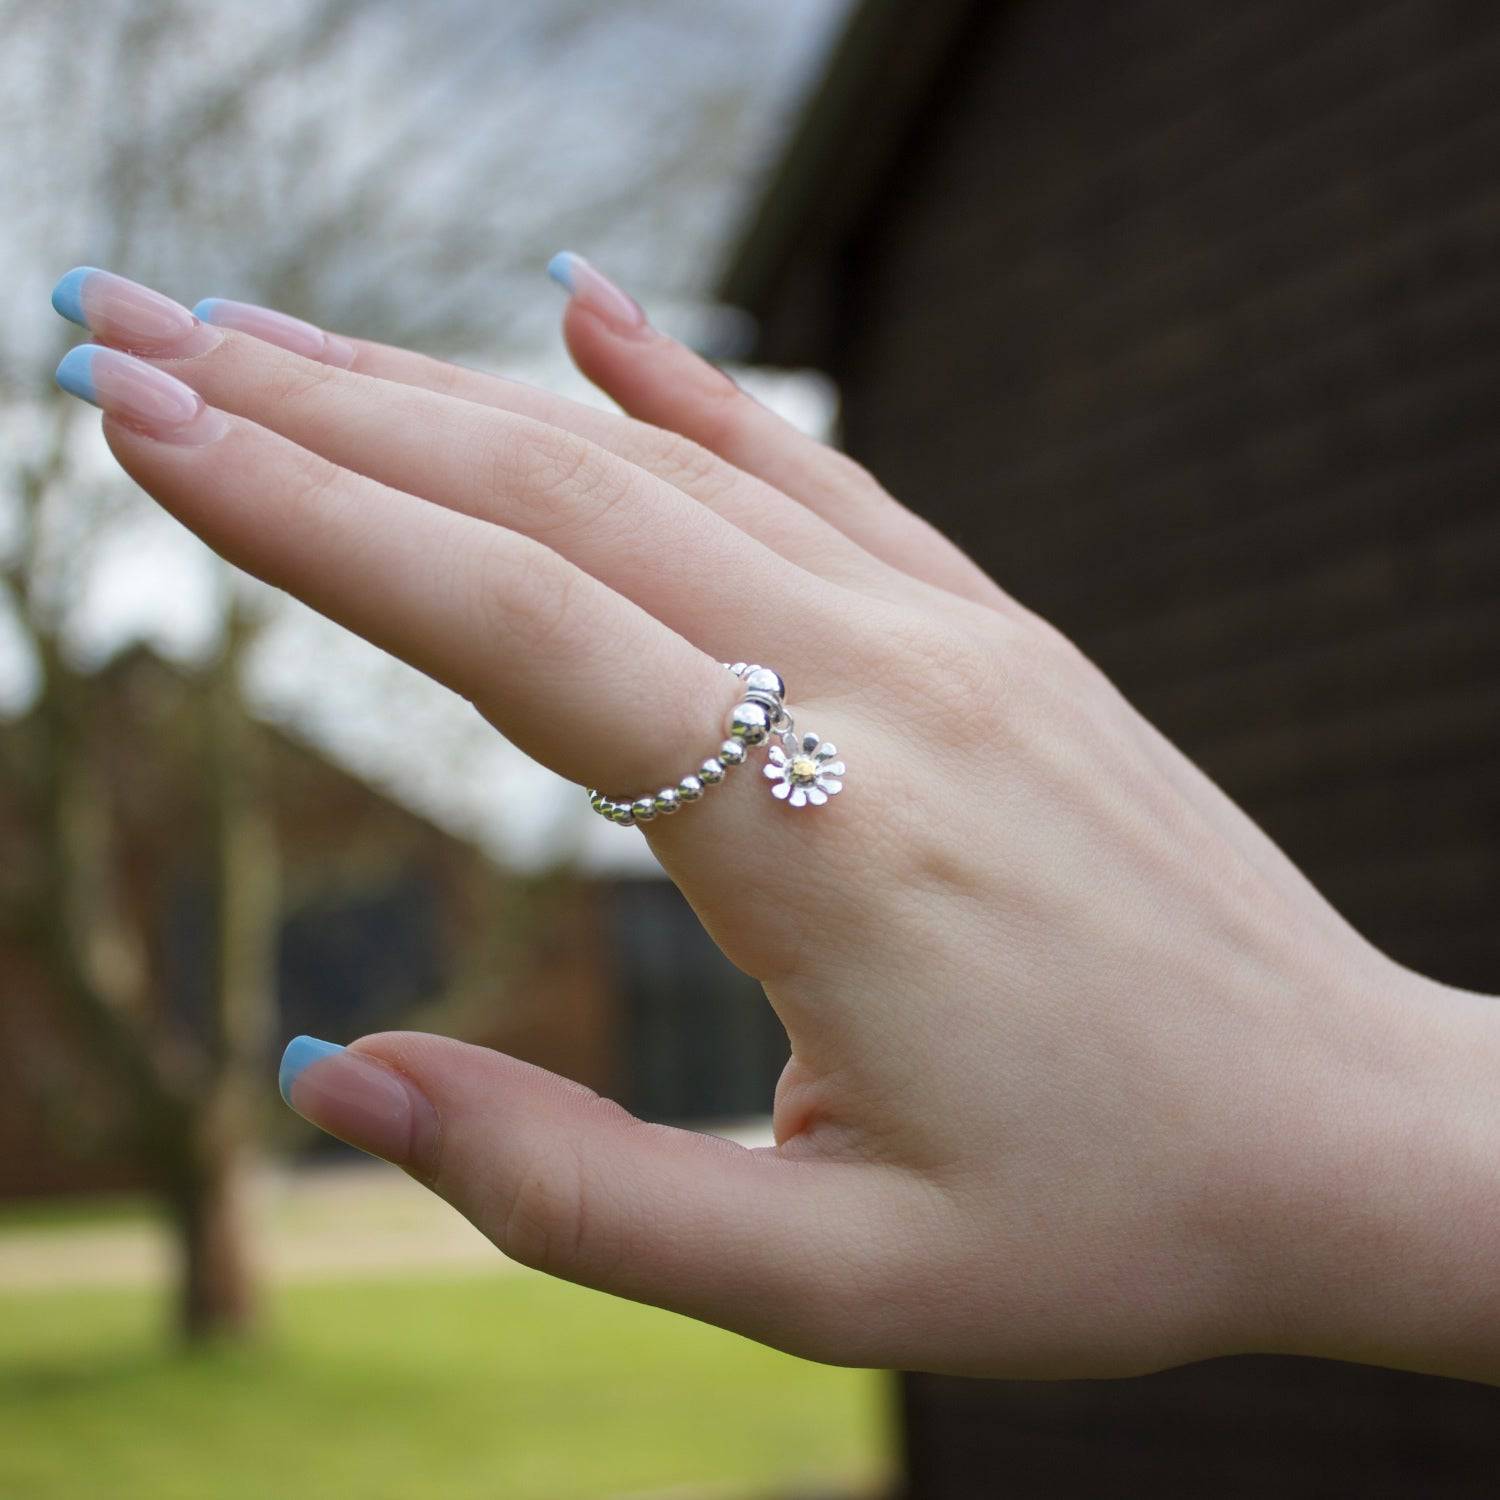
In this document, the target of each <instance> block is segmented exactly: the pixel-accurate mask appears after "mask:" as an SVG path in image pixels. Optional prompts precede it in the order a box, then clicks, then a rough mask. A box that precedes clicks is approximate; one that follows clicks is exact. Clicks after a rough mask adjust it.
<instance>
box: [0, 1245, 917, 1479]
mask: <svg viewBox="0 0 1500 1500" xmlns="http://www.w3.org/2000/svg"><path fill="white" fill-rule="evenodd" d="M268 1312H269V1317H268V1328H267V1331H266V1334H265V1336H264V1337H262V1338H261V1339H260V1340H258V1341H257V1343H256V1344H255V1345H254V1346H252V1347H248V1348H237V1349H219V1350H214V1351H210V1352H207V1353H203V1354H196V1355H186V1356H184V1355H180V1354H173V1353H172V1352H170V1349H169V1347H168V1344H167V1339H166V1337H165V1335H164V1322H165V1318H166V1312H165V1309H164V1308H163V1306H162V1305H161V1302H160V1298H159V1297H158V1296H156V1295H154V1294H150V1293H147V1292H144V1291H127V1290H102V1291H101V1290H89V1291H73V1290H69V1291H55V1292H47V1293H43V1294H39V1295H31V1296H27V1297H19V1296H16V1295H13V1294H11V1295H6V1294H0V1494H3V1495H6V1496H10V1495H15V1496H25V1497H27V1500H54V1497H55V1500H77V1497H79V1496H84V1495H109V1496H111V1497H112V1500H133V1497H141V1500H145V1497H150V1500H178V1497H182V1500H189V1497H191V1500H202V1497H206V1496H213V1497H214V1500H251V1497H253V1500H266V1497H269V1496H279V1495H298V1496H308V1497H318V1500H335V1497H343V1496H351V1497H355V1496H357V1497H359V1500H413V1497H429V1496H431V1497H442V1500H470V1497H474V1500H478V1497H481V1496H482V1497H485V1500H492V1497H503V1500H532V1497H535V1500H572V1497H590V1500H593V1497H602V1496H615V1495H628V1494H631V1493H632V1492H636V1493H640V1492H651V1491H660V1490H666V1489H667V1488H669V1487H671V1486H680V1487H682V1488H681V1490H680V1493H681V1495H682V1496H683V1497H689V1496H695V1495H697V1494H698V1493H699V1492H700V1491H699V1489H698V1488H697V1487H699V1486H701V1487H702V1489H701V1492H702V1493H703V1494H705V1495H709V1494H711V1495H713V1496H714V1497H715V1500H718V1497H720V1496H731V1495H732V1496H739V1495H742V1494H744V1495H754V1496H762V1495H764V1496H776V1495H781V1494H794V1493H797V1492H798V1491H799V1490H800V1491H801V1492H802V1493H807V1492H809V1491H810V1490H813V1489H814V1488H816V1487H819V1486H821V1487H824V1488H837V1487H838V1486H840V1485H848V1486H849V1487H850V1488H854V1489H861V1488H863V1489H867V1488H868V1487H870V1486H871V1485H873V1484H876V1483H878V1481H879V1479H880V1478H881V1477H882V1476H883V1475H884V1474H886V1472H887V1465H886V1460H885V1456H884V1455H885V1448H886V1441H887V1439H886V1433H885V1420H886V1411H885V1403H886V1400H887V1391H886V1387H885V1384H884V1381H883V1378H882V1377H880V1376H879V1375H875V1374H871V1373H869V1372H864V1371H849V1370H834V1369H826V1368H823V1367H821V1366H818V1365H812V1364H807V1363H805V1362H803V1361H800V1360H795V1359H792V1358H790V1357H788V1356H786V1355H781V1354H776V1353H773V1352H771V1351H770V1350H767V1349H763V1348H761V1347H759V1346H758V1345H755V1344H752V1343H749V1342H747V1341H746V1340H743V1339H739V1338H736V1337H734V1336H733V1335H732V1334H726V1333H723V1332H720V1331H718V1330H716V1329H711V1328H707V1327H704V1326H703V1325H701V1324H697V1323H693V1322H690V1321H688V1320H686V1319H683V1318H677V1317H674V1316H672V1315H671V1314H669V1313H663V1312H658V1311H656V1310H653V1309H649V1308H642V1307H636V1306H633V1305H632V1304H629V1303H624V1302H619V1301H616V1300H614V1299H612V1298H607V1297H604V1296H601V1295H599V1294H597V1293H594V1292H587V1291H582V1290H580V1289H578V1288H576V1287H570V1286H566V1285H564V1284H562V1283H559V1282H553V1281H549V1280H546V1279H544V1278H542V1277H537V1276H524V1275H517V1276H498V1277H476V1278H465V1279H455V1280H447V1281H442V1280H432V1279H415V1278H413V1279H403V1280H399V1281H398V1280H391V1281H380V1282H374V1281H371V1282H357V1283H341V1284H328V1285H321V1284H320V1285H303V1286H297V1287H293V1288H290V1289H287V1290H285V1291H282V1292H279V1293H278V1294H276V1297H275V1301H274V1305H273V1306H272V1307H271V1308H270V1309H268Z"/></svg>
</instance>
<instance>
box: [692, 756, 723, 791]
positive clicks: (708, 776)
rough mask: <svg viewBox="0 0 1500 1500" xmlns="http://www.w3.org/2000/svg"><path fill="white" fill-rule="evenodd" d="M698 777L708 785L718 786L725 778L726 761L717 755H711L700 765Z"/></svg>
mask: <svg viewBox="0 0 1500 1500" xmlns="http://www.w3.org/2000/svg"><path fill="white" fill-rule="evenodd" d="M698 779H699V780H700V781H701V782H703V783H704V784H705V785H706V786H718V784H719V783H720V782H721V781H723V779H724V762H723V761H722V760H720V759H719V757H718V756H717V755H710V756H709V758H708V759H707V760H706V761H704V762H703V764H702V765H701V766H699V767H698Z"/></svg>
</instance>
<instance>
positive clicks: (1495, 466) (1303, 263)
mask: <svg viewBox="0 0 1500 1500" xmlns="http://www.w3.org/2000/svg"><path fill="white" fill-rule="evenodd" d="M974 15H975V19H974V21H973V23H972V25H971V27H970V31H969V33H968V35H967V36H966V38H965V40H964V44H963V45H962V46H961V47H960V48H959V49H958V52H957V54H956V57H955V59H954V61H953V63H952V65H951V66H950V67H949V68H948V69H947V70H946V72H945V73H944V74H943V75H942V76H941V78H940V80H939V83H938V86H937V88H936V89H935V90H934V92H933V94H932V97H931V99H930V102H929V106H928V108H927V110H926V112H925V115H924V117H923V119H922V121H921V123H920V127H919V129H918V130H917V131H916V133H915V134H914V135H913V136H912V137H911V139H910V141H909V142H908V144H907V146H906V148H905V150H904V151H903V153H902V154H901V155H900V156H899V158H898V160H897V162H896V165H895V168H894V170H893V171H892V172H891V173H890V175H889V176H887V177H886V178H885V180H884V181H883V182H882V183H881V184H880V186H879V188H878V190H877V191H876V192H875V193H874V194H873V195H872V199H871V207H870V209H869V210H868V211H867V212H866V213H865V215H864V216H863V217H862V218H861V219H859V220H858V221H857V222H856V223H855V226H854V230H853V232H852V233H850V234H848V236H847V237H846V238H845V239H843V240H842V241H841V242H839V243H837V244H836V245H835V246H833V247H832V254H831V256H829V257H828V259H827V261H826V269H827V273H828V274H827V277H826V280H825V282H824V286H823V291H822V294H821V296H822V301H821V304H820V311H819V314H818V316H817V317H816V318H814V317H805V316H804V311H805V309H806V308H807V307H808V306H809V305H810V304H809V302H808V300H807V299H808V298H809V295H810V294H809V285H810V282H809V272H808V265H809V262H813V263H816V261H817V260H818V258H819V256H820V255H827V253H828V249H829V247H827V246H826V245H822V246H819V245H808V246H806V247H804V248H805V250H806V252H807V253H805V254H802V255H799V256H796V257H794V261H795V262H796V266H795V269H793V270H789V271H788V272H787V273H786V275H785V277H784V278H783V294H784V296H783V303H782V314H781V316H782V317H783V318H785V316H786V309H788V308H793V307H795V308H797V309H798V311H796V312H795V313H794V314H793V317H794V319H795V321H796V322H797V323H798V324H799V326H800V327H801V328H802V329H803V330H804V331H805V330H807V329H809V328H819V327H821V326H823V321H824V320H826V323H827V326H828V327H829V329H830V330H831V332H830V334H829V343H828V348H827V356H828V359H827V362H828V363H829V364H830V365H831V367H832V370H833V373H834V374H835V375H836V376H837V378H838V380H839V382H840V384H841V387H842V391H843V394H844V398H845V402H846V408H845V422H846V438H847V444H848V447H849V449H850V450H851V451H852V452H853V453H854V454H855V455H856V456H857V457H858V458H860V459H861V460H862V461H864V462H866V463H867V464H869V465H870V466H871V467H872V468H873V469H874V470H875V472H876V473H877V474H878V475H879V476H880V477H881V478H882V479H883V480H884V481H885V482H886V483H887V484H888V485H889V486H890V487H891V488H892V489H893V490H894V491H895V493H896V494H898V495H899V496H901V497H903V498H904V499H905V500H907V501H908V503H910V504H912V505H913V506H914V507H916V508H917V509H918V510H920V511H922V512H924V513H925V514H926V515H928V516H929V517H931V518H932V519H933V520H934V521H936V522H937V523H938V524H939V525H940V526H942V527H943V528H944V529H945V530H947V531H948V532H949V533H950V534H952V535H954V536H955V537H957V538H958V539H959V540H960V541H961V542H962V543H963V544H964V545H965V546H966V547H968V548H969V550H970V551H972V552H973V553H974V554H975V555H976V556H977V557H978V558H979V559H980V560H981V561H982V562H983V563H984V564H985V565H986V566H987V567H988V568H989V569H990V570H991V571H992V572H993V573H994V575H995V576H996V577H997V578H999V579H1000V580H1002V581H1003V582H1004V583H1005V584H1006V585H1007V586H1009V587H1010V588H1011V589H1012V590H1013V591H1014V592H1015V593H1016V594H1017V595H1018V596H1019V597H1020V598H1021V599H1022V600H1023V601H1025V602H1026V603H1027V604H1029V605H1031V606H1032V607H1034V608H1036V609H1038V610H1039V611H1040V612H1041V613H1042V614H1044V615H1045V616H1047V617H1048V618H1050V619H1051V620H1053V621H1054V622H1055V623H1057V624H1058V625H1059V626H1061V627H1062V628H1063V629H1064V630H1065V631H1067V632H1068V633H1069V634H1070V635H1071V636H1073V637H1074V638H1075V639H1076V640H1078V641H1079V642H1080V644H1082V645H1083V646H1084V647H1085V649H1086V650H1088V651H1089V653H1090V654H1091V655H1092V656H1093V657H1094V658H1095V659H1096V660H1097V661H1099V663H1100V664H1101V665H1102V666H1103V667H1104V668H1105V669H1106V670H1107V671H1108V672H1109V673H1110V675H1111V676H1112V677H1113V678H1114V679H1115V680H1116V681H1117V682H1118V683H1119V684H1120V685H1121V686H1122V687H1123V688H1124V689H1125V690H1126V692H1127V693H1128V694H1129V695H1130V696H1131V697H1132V698H1133V700H1134V701H1135V702H1136V703H1137V704H1138V705H1139V706H1140V707H1141V708H1142V710H1143V711H1144V712H1145V713H1146V715H1147V716H1148V717H1149V718H1151V719H1152V720H1153V721H1154V722H1155V723H1157V724H1158V725H1159V726H1160V727H1161V728H1162V729H1163V730H1164V731H1165V732H1166V733H1167V734H1168V735H1169V736H1170V737H1171V738H1172V739H1174V740H1175V741H1176V742H1177V743H1178V744H1180V745H1181V746H1183V747H1184V748H1185V749H1186V750H1187V751H1188V752H1189V753H1191V754H1192V755H1193V756H1194V757H1195V758H1196V759H1197V760H1198V761H1199V762H1200V763H1201V764H1203V765H1204V766H1205V767H1206V768H1207V769H1208V770H1209V772H1210V773H1211V774H1212V775H1214V776H1215V777H1216V779H1217V780H1218V781H1219V782H1220V783H1221V784H1222V785H1223V786H1225V787H1226V788H1227V790H1228V791H1229V792H1230V793H1231V794H1232V795H1233V796H1234V797H1235V798H1236V799H1237V800H1239V801H1240V802H1241V803H1242V805H1244V806H1245V807H1246V808H1247V809H1248V810H1249V811H1251V812H1252V813H1253V814H1254V815H1255V816H1256V817H1257V818H1258V819H1259V820H1260V821H1261V822H1262V823H1263V824H1264V825H1265V826H1266V827H1267V828H1268V830H1269V831H1270V832H1271V834H1272V835H1273V836H1274V837H1275V838H1276V839H1277V840H1278V841H1279V842H1280V843H1281V844H1282V845H1283V846H1284V847H1285V848H1286V849H1287V850H1288V851H1289V852H1290V853H1291V854H1292V855H1293V856H1294V857H1295V858H1296V859H1297V860H1298V861H1299V863H1301V865H1302V866H1303V867H1304V868H1305V869H1306V870H1307V871H1308V872H1309V873H1310V874H1311V876H1312V877H1313V878H1314V880H1315V881H1316V882H1317V883H1318V885H1319V886H1320V887H1321V888H1322V889H1323V890H1324V891H1325V892H1326V893H1327V894H1328V895H1329V897H1330V898H1331V899H1332V900H1333V901H1334V903H1335V904H1336V905H1337V906H1338V907H1339V908H1340V909H1341V910H1342V911H1343V912H1344V913H1345V915H1346V916H1348V917H1349V918H1350V920H1351V921H1352V922H1353V923H1354V924H1355V925H1356V926H1357V927H1358V928H1359V929H1361V930H1362V931H1363V932H1365V933H1366V934H1367V935H1368V936H1369V937H1370V938H1371V939H1373V940H1374V941H1375V942H1376V943H1377V944H1379V945H1380V946H1381V947H1383V948H1384V949H1386V950H1387V951H1388V952H1390V953H1392V954H1393V955H1395V956H1396V957H1397V958H1399V959H1401V960H1403V961H1405V962H1406V963H1409V964H1411V965H1413V966H1414V967H1416V968H1418V969H1421V970H1423V971H1425V972H1427V973H1430V974H1433V975H1435V976H1438V977H1440V978H1442V979H1445V980H1447V981H1450V982H1453V983H1457V984H1461V985H1470V986H1474V987H1477V988H1482V989H1487V990H1490V991H1500V754H1497V745H1500V602H1497V601H1500V588H1497V580H1500V502H1497V478H1500V421H1497V403H1500V282H1497V276H1496V270H1497V267H1500V8H1497V7H1494V6H1489V5H1484V4H1477V3H1470V4H1458V3H1432V0H1398V3H1385V4H1381V3H1341V0H1320V3H1318V4H1308V3H1306V0H1301V3H1261V4H1256V5H1243V6H1242V5H1233V4H1229V3H1228V0H1218V3H1209V4H1204V3H1202V0H1133V3H1130V4H1126V5H1115V6H1104V5H1096V4H1085V3H1082V0H1074V3H1056V0H1052V3H1041V0H1034V3H1026V4H1007V5H1001V4H994V5H988V4H980V5H976V6H975V8H974ZM788 287H790V288H791V289H792V290H791V292H790V293H787V292H786V290H785V289H786V288H788ZM777 316H778V314H777V311H776V309H775V308H772V309H770V318H769V321H768V328H769V330H770V336H771V343H772V345H773V346H774V345H775V344H776V342H777V339H778V337H781V338H782V341H783V345H784V347H795V337H792V338H791V339H790V340H788V339H787V338H786V337H785V333H786V325H785V323H783V325H782V326H783V334H782V335H778V334H777ZM773 353H774V347H773ZM905 1411H906V1432H907V1440H908V1444H909V1449H910V1461H911V1479H912V1494H913V1496H914V1497H916V1496H919V1497H921V1500H949V1497H959V1496H964V1497H968V1496H980V1495H983V1496H991V1495H997V1494H1005V1495H1010V1496H1017V1497H1022V1496H1047V1497H1049V1500H1050V1497H1059V1496H1064V1495H1073V1494H1080V1495H1083V1494H1087V1495H1094V1494H1106V1493H1131V1494H1137V1493H1139V1494H1146V1493H1152V1494H1158V1495H1172V1494H1184V1495H1187V1494H1192V1495H1206V1494H1213V1495H1216V1496H1235V1495H1246V1496H1249V1495H1255V1496H1261V1495H1270V1494H1275V1495H1278V1496H1299V1495H1314V1494H1316V1495H1323V1494H1333V1493H1358V1494H1360V1495H1362V1496H1375V1495H1408V1494H1414V1493H1422V1494H1430V1495H1442V1496H1459V1495H1465V1496H1467V1495H1476V1496H1477V1495H1480V1494H1488V1493H1491V1492H1492V1488H1493V1476H1494V1474H1495V1473H1496V1472H1500V1470H1497V1463H1500V1392H1494V1391H1482V1390H1480V1389H1479V1388H1478V1387H1462V1386H1459V1385H1456V1384H1453V1383H1443V1382H1433V1381H1426V1380H1420V1379H1418V1378H1417V1377H1412V1376H1403V1375H1396V1374H1392V1373H1389V1372H1364V1371H1356V1370H1349V1369H1343V1368H1341V1367H1338V1366H1333V1365H1316V1366H1314V1365H1310V1364H1308V1363H1307V1362H1301V1363H1298V1362H1291V1361H1248V1360H1242V1361H1226V1362H1223V1363H1221V1364H1218V1365H1214V1366H1206V1367H1200V1368H1198V1369H1194V1370H1186V1371H1182V1372H1175V1373H1173V1374H1170V1375H1165V1376H1159V1377H1152V1378H1150V1379H1148V1380H1144V1381H1132V1382H1123V1383H1109V1384H1103V1385H1061V1386H1025V1385H1020V1386H1015V1385H1010V1386H998V1385H983V1384H977V1383H969V1382H955V1381H944V1380H937V1379H933V1378H930V1377H912V1378H909V1379H908V1380H907V1382H906V1384H905ZM1002 1477H1003V1483H1002Z"/></svg>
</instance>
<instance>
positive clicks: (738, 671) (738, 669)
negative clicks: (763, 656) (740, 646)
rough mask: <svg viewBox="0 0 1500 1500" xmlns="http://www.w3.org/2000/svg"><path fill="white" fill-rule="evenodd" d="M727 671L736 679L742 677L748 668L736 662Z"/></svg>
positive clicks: (742, 663)
mask: <svg viewBox="0 0 1500 1500" xmlns="http://www.w3.org/2000/svg"><path fill="white" fill-rule="evenodd" d="M729 670H730V671H731V672H733V673H734V675H735V676H736V677H743V676H744V675H745V673H746V671H747V670H748V668H747V666H746V664H745V663H744V662H742V661H737V662H735V664H734V665H733V666H732V667H731V668H730V669H729Z"/></svg>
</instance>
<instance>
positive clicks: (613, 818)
mask: <svg viewBox="0 0 1500 1500" xmlns="http://www.w3.org/2000/svg"><path fill="white" fill-rule="evenodd" d="M604 816H605V817H606V818H608V819H609V821H610V822H611V823H624V822H625V821H626V820H627V819H629V818H630V816H631V814H630V808H629V807H628V806H627V805H626V804H625V803H624V802H610V803H607V804H606V805H605V808H604Z"/></svg>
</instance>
